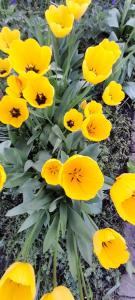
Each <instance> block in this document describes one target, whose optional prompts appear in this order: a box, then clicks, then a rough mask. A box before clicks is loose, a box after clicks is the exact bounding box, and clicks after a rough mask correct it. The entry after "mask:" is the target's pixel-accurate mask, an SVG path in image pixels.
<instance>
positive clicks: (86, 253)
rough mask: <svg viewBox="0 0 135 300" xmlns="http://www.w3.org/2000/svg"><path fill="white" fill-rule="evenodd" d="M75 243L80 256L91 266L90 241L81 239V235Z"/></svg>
mask: <svg viewBox="0 0 135 300" xmlns="http://www.w3.org/2000/svg"><path fill="white" fill-rule="evenodd" d="M77 244H78V248H79V251H80V253H81V255H82V258H83V259H84V260H85V261H86V262H87V263H88V264H89V266H91V264H92V253H93V251H92V248H93V247H92V243H91V242H90V240H89V241H86V240H84V239H83V237H80V236H78V237H77Z"/></svg>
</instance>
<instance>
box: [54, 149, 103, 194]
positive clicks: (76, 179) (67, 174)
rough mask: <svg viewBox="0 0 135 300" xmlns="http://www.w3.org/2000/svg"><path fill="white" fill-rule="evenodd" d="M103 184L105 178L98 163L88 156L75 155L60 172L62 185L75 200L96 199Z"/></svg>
mask: <svg viewBox="0 0 135 300" xmlns="http://www.w3.org/2000/svg"><path fill="white" fill-rule="evenodd" d="M103 183H104V177H103V174H102V172H101V170H100V168H99V166H98V164H97V162H96V161H94V160H93V159H92V158H90V157H88V156H83V155H78V154H76V155H73V156H72V157H70V158H69V159H68V160H67V161H66V162H65V163H64V164H63V166H62V168H61V170H60V185H61V186H62V187H63V189H64V190H65V193H66V195H67V196H68V197H70V198H72V199H74V200H90V199H92V198H94V197H95V196H96V194H97V192H98V191H99V190H100V189H101V187H102V186H103Z"/></svg>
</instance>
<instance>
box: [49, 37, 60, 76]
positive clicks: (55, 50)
mask: <svg viewBox="0 0 135 300" xmlns="http://www.w3.org/2000/svg"><path fill="white" fill-rule="evenodd" d="M51 37H52V44H53V53H54V60H55V63H56V66H57V67H60V54H59V45H58V39H57V38H56V37H55V36H54V35H53V34H52V35H51ZM56 72H57V70H56Z"/></svg>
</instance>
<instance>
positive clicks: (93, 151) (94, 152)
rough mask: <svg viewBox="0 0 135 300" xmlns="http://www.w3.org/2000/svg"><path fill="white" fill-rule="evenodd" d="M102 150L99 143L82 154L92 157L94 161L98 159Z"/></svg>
mask: <svg viewBox="0 0 135 300" xmlns="http://www.w3.org/2000/svg"><path fill="white" fill-rule="evenodd" d="M100 152H101V149H100V145H99V144H98V143H95V144H91V145H88V146H87V147H86V148H85V149H84V150H83V151H81V152H80V154H81V155H85V156H90V157H92V158H93V159H95V160H96V159H97V157H98V155H99V154H100Z"/></svg>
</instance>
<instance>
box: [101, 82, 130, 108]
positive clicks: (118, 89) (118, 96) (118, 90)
mask: <svg viewBox="0 0 135 300" xmlns="http://www.w3.org/2000/svg"><path fill="white" fill-rule="evenodd" d="M102 98H103V101H104V102H105V103H106V104H108V105H111V106H116V105H119V104H120V103H121V102H122V101H123V100H124V98H125V93H124V92H123V90H122V86H121V84H119V83H117V82H115V81H111V82H110V83H109V84H108V86H107V87H106V88H105V90H104V93H103V95H102Z"/></svg>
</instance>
